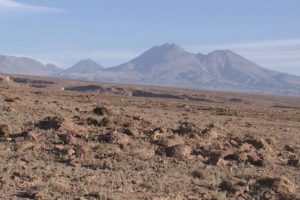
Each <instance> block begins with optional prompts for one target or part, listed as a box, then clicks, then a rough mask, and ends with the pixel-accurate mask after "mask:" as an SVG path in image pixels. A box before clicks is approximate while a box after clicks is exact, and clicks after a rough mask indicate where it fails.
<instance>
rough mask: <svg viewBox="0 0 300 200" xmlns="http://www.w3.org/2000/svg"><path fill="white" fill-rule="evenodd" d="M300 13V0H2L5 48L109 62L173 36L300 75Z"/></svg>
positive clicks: (63, 60) (0, 32) (64, 59)
mask: <svg viewBox="0 0 300 200" xmlns="http://www.w3.org/2000/svg"><path fill="white" fill-rule="evenodd" d="M299 19H300V1H298V0H284V1H283V0H264V1H262V0H251V1H243V0H226V1H225V0H63V1H62V0H51V1H50V0H48V1H46V0H0V54H7V55H16V56H27V57H31V58H34V59H37V60H39V61H41V62H43V63H45V64H46V63H54V64H56V65H58V66H60V67H62V68H67V67H70V66H71V65H73V64H74V63H75V62H77V61H79V60H81V59H87V58H91V59H94V60H96V61H97V62H99V63H100V64H101V65H104V66H105V67H109V66H114V65H118V64H121V63H123V62H126V61H129V60H130V59H132V58H134V57H135V56H138V55H139V54H141V53H142V52H143V51H145V50H147V49H149V48H151V47H152V46H155V45H160V44H164V43H168V42H169V43H177V44H179V45H180V46H182V47H183V48H184V49H186V50H187V51H190V52H193V53H198V52H201V53H205V54H207V53H209V52H211V51H213V50H216V49H231V50H232V51H234V52H236V53H238V54H240V55H242V56H244V57H246V58H248V59H250V60H252V61H254V62H256V63H257V64H259V65H260V66H263V67H266V68H269V69H273V70H277V71H281V72H286V73H290V74H296V75H300V20H299Z"/></svg>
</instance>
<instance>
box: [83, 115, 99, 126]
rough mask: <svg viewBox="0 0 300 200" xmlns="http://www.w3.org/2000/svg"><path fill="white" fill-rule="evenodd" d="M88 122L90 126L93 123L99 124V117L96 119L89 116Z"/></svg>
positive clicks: (94, 124)
mask: <svg viewBox="0 0 300 200" xmlns="http://www.w3.org/2000/svg"><path fill="white" fill-rule="evenodd" d="M86 123H87V124H88V125H89V126H91V125H93V126H98V125H99V122H98V120H97V119H94V118H92V117H88V118H87V119H86Z"/></svg>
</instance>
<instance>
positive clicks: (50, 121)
mask: <svg viewBox="0 0 300 200" xmlns="http://www.w3.org/2000/svg"><path fill="white" fill-rule="evenodd" d="M62 122H63V120H62V119H61V118H59V117H56V116H55V117H46V118H45V119H43V120H41V121H39V122H38V123H37V124H36V126H37V127H38V128H40V129H44V130H50V129H53V130H55V131H56V130H58V129H59V128H60V127H61V124H62Z"/></svg>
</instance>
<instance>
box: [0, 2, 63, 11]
mask: <svg viewBox="0 0 300 200" xmlns="http://www.w3.org/2000/svg"><path fill="white" fill-rule="evenodd" d="M65 11H66V10H64V9H60V8H52V7H44V6H37V5H30V4H25V3H21V2H17V1H14V0H0V14H7V13H16V12H18V13H59V12H65Z"/></svg>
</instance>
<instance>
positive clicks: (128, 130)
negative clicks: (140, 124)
mask: <svg viewBox="0 0 300 200" xmlns="http://www.w3.org/2000/svg"><path fill="white" fill-rule="evenodd" d="M123 132H124V133H125V134H126V135H130V136H135V137H136V136H138V135H139V130H138V129H137V128H135V127H125V128H124V131H123Z"/></svg>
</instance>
